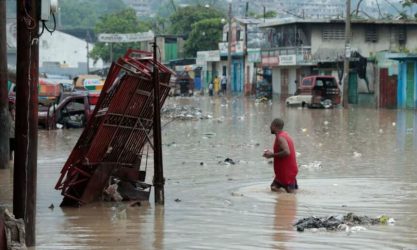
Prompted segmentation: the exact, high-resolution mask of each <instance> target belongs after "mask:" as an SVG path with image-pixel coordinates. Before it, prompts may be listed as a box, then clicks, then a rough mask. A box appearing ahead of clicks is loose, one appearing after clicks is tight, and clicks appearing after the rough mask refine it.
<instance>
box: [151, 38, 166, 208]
mask: <svg viewBox="0 0 417 250" xmlns="http://www.w3.org/2000/svg"><path fill="white" fill-rule="evenodd" d="M156 42H157V37H156V36H155V38H154V43H153V61H154V65H153V74H152V76H153V77H152V81H153V86H154V92H153V94H154V95H153V145H154V179H153V185H154V188H155V203H156V204H157V205H164V203H165V194H164V184H165V179H164V168H163V162H162V137H161V113H160V111H161V101H160V93H159V92H160V85H159V71H158V66H157V65H156V62H157V60H158V56H157V51H158V45H157V43H156Z"/></svg>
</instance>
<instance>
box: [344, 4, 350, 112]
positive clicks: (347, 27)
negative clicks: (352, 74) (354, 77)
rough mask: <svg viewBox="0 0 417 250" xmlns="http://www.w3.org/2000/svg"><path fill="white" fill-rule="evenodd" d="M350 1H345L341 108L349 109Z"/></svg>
mask: <svg viewBox="0 0 417 250" xmlns="http://www.w3.org/2000/svg"><path fill="white" fill-rule="evenodd" d="M350 36H351V31H350V0H346V16H345V60H344V63H343V98H342V99H343V107H344V108H349V100H348V96H349V61H350V54H351V47H350Z"/></svg>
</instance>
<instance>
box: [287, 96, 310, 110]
mask: <svg viewBox="0 0 417 250" xmlns="http://www.w3.org/2000/svg"><path fill="white" fill-rule="evenodd" d="M311 99H312V96H311V95H294V96H290V97H288V98H287V99H286V100H285V104H287V106H301V107H307V106H309V105H310V104H311Z"/></svg>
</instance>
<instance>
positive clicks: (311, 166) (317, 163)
mask: <svg viewBox="0 0 417 250" xmlns="http://www.w3.org/2000/svg"><path fill="white" fill-rule="evenodd" d="M301 167H302V168H305V169H319V168H322V165H321V161H313V162H311V163H308V164H302V165H301Z"/></svg>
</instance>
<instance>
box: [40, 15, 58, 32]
mask: <svg viewBox="0 0 417 250" xmlns="http://www.w3.org/2000/svg"><path fill="white" fill-rule="evenodd" d="M52 18H53V20H54V27H53V28H52V29H49V28H48V26H47V25H46V22H45V21H42V23H43V24H42V26H43V27H44V28H45V29H46V30H47V31H48V32H49V33H51V34H52V33H54V32H55V31H56V18H55V14H54V13H52Z"/></svg>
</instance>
